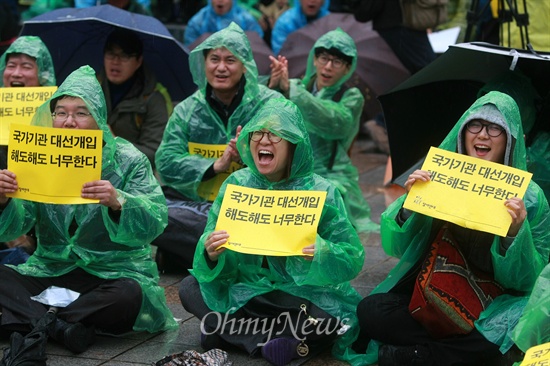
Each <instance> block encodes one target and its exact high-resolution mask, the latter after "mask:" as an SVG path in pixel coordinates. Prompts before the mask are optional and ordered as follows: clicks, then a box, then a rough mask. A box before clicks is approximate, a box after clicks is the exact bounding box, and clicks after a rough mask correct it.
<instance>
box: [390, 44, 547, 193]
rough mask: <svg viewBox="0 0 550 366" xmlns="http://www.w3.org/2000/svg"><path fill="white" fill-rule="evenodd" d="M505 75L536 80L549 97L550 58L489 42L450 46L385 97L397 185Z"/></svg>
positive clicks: (543, 94)
mask: <svg viewBox="0 0 550 366" xmlns="http://www.w3.org/2000/svg"><path fill="white" fill-rule="evenodd" d="M506 72H513V73H521V74H522V75H525V76H526V77H527V78H529V79H530V80H531V84H532V85H533V87H534V89H535V90H536V92H537V93H538V95H539V97H540V100H541V101H544V100H546V102H548V98H549V97H550V95H549V92H550V54H549V53H532V52H529V51H526V50H516V49H511V48H505V47H500V46H494V45H490V44H486V43H463V44H458V45H454V46H451V47H450V48H449V50H447V52H445V53H444V54H442V55H441V56H439V57H438V58H437V59H436V60H435V61H434V62H432V63H431V64H429V65H428V66H426V67H425V68H423V69H422V70H421V71H419V72H418V73H416V74H414V75H413V76H411V77H410V78H409V79H407V80H406V81H405V82H403V83H402V84H400V85H399V86H397V87H396V88H394V89H393V90H391V91H390V92H388V93H386V94H384V95H381V96H380V98H379V100H380V103H381V104H382V108H383V110H384V115H385V119H386V127H387V130H388V138H389V143H390V150H391V158H392V159H391V160H392V178H393V179H392V180H393V182H394V183H397V184H402V183H403V182H404V180H405V179H406V176H407V175H408V173H409V171H410V170H412V169H414V166H415V165H416V166H418V163H419V161H421V160H422V159H423V158H424V156H425V155H426V154H427V153H428V150H429V149H430V147H431V146H438V145H439V144H440V143H441V141H442V140H443V139H444V138H445V136H447V134H448V133H449V131H450V130H451V129H452V127H453V126H454V125H455V124H456V122H457V121H458V120H459V118H460V117H461V116H462V114H463V113H464V112H465V111H466V110H467V109H468V107H470V106H471V105H472V103H473V102H474V101H475V100H476V99H477V95H478V92H479V91H480V89H481V88H482V87H483V86H484V85H485V84H486V83H487V82H491V81H493V80H494V79H495V78H498V77H499V76H501V75H503V74H504V73H506Z"/></svg>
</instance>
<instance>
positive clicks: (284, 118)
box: [237, 98, 313, 180]
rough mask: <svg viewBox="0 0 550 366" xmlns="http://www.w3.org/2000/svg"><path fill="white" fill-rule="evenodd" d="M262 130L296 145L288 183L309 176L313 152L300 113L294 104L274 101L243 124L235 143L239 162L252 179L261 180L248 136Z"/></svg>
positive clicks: (280, 99)
mask: <svg viewBox="0 0 550 366" xmlns="http://www.w3.org/2000/svg"><path fill="white" fill-rule="evenodd" d="M262 128H265V129H268V130H269V131H270V132H272V133H274V134H276V135H277V136H280V137H282V138H283V139H285V140H287V141H289V142H290V143H292V144H294V145H296V150H295V152H294V157H293V160H292V166H291V171H290V177H289V178H288V180H292V179H295V178H299V177H303V176H306V175H310V174H312V173H313V151H312V149H311V143H310V141H309V134H308V133H307V130H306V126H305V124H304V119H303V117H302V113H301V112H300V110H299V109H298V107H297V106H296V104H294V103H292V102H291V101H289V100H288V99H284V98H275V99H270V100H268V101H267V102H266V103H265V105H264V106H263V107H262V108H261V109H260V110H259V111H258V113H257V114H256V115H255V116H254V117H253V118H252V119H251V120H250V122H248V123H247V124H246V126H245V127H244V128H243V130H242V131H241V134H240V135H239V138H238V140H237V148H238V150H239V153H240V155H241V159H242V160H243V162H244V163H245V164H246V165H247V166H248V167H249V168H250V170H251V171H252V172H253V173H254V175H256V176H261V174H260V173H259V172H258V169H257V168H256V165H255V164H254V158H253V157H252V153H251V151H250V138H249V134H250V132H253V131H258V130H261V129H262Z"/></svg>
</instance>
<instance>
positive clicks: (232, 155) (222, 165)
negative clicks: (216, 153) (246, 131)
mask: <svg viewBox="0 0 550 366" xmlns="http://www.w3.org/2000/svg"><path fill="white" fill-rule="evenodd" d="M242 129H243V128H242V126H237V133H236V135H235V137H233V138H232V139H231V140H229V143H228V144H227V147H226V148H225V150H224V151H223V154H222V156H220V157H219V158H218V159H217V160H216V161H215V162H214V172H215V173H216V174H219V173H222V172H225V171H227V170H228V169H229V166H230V165H231V162H233V161H234V162H239V161H240V160H241V156H240V154H239V150H237V139H238V138H239V135H240V134H241V131H242Z"/></svg>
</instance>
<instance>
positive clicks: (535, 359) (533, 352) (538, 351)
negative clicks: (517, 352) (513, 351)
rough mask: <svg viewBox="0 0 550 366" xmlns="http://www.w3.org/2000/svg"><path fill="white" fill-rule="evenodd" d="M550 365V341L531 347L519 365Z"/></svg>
mask: <svg viewBox="0 0 550 366" xmlns="http://www.w3.org/2000/svg"><path fill="white" fill-rule="evenodd" d="M548 365H550V343H544V344H541V345H538V346H535V347H531V348H529V349H528V350H527V352H526V353H525V357H524V358H523V361H522V362H521V364H520V365H519V366H548Z"/></svg>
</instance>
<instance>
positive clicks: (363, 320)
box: [353, 91, 550, 366]
mask: <svg viewBox="0 0 550 366" xmlns="http://www.w3.org/2000/svg"><path fill="white" fill-rule="evenodd" d="M439 147H440V148H442V149H445V150H449V151H455V152H458V153H461V154H467V155H469V156H473V157H476V158H480V159H484V160H489V161H492V162H496V163H500V164H504V165H508V166H512V167H515V168H518V169H521V170H526V161H525V156H526V152H525V143H524V138H523V127H522V123H521V118H520V112H519V109H518V106H517V104H516V102H515V101H514V99H513V98H512V97H510V96H509V95H507V94H504V93H501V92H498V91H491V92H489V93H487V94H485V95H484V96H482V97H480V98H478V99H477V101H476V102H474V104H473V105H472V106H471V107H470V108H469V109H468V110H467V111H466V112H465V113H464V114H463V115H462V117H461V118H460V120H459V121H458V122H457V124H456V125H455V126H454V128H453V129H452V130H451V131H450V133H449V134H448V135H447V137H446V138H445V140H444V141H443V142H442V143H441V145H440V146H439ZM429 180H430V175H429V172H427V171H424V170H416V171H414V172H413V173H412V174H411V175H410V176H409V178H408V179H407V181H406V183H405V188H406V189H407V191H409V190H410V188H411V187H412V185H413V184H414V183H415V182H416V181H423V182H427V181H429ZM405 199H406V195H403V196H402V197H400V198H399V199H398V200H396V201H395V202H394V203H393V204H391V205H390V206H389V207H388V208H387V209H386V211H385V212H384V213H383V214H382V217H381V240H382V246H383V248H384V250H385V251H386V253H387V254H389V255H391V256H394V257H398V258H400V261H399V263H398V264H397V265H396V266H395V268H393V269H392V270H391V272H390V273H389V275H388V277H387V278H386V279H385V280H384V281H383V282H382V283H381V284H380V285H378V286H377V287H376V288H375V289H374V290H373V292H372V293H371V294H370V295H369V296H367V297H366V298H365V299H363V300H362V301H361V303H360V304H359V306H358V307H357V315H358V317H359V323H360V326H361V335H360V340H361V341H367V342H368V341H369V340H373V341H371V342H370V344H369V346H368V348H367V352H366V354H363V355H362V356H363V357H365V359H363V362H362V363H361V364H368V363H374V362H376V361H377V359H378V363H379V365H380V366H387V365H400V366H406V365H426V366H429V365H489V364H491V365H492V364H493V362H496V363H494V364H498V365H511V364H512V363H513V362H512V361H518V360H521V354H520V352H518V350H517V348H516V347H515V346H514V342H513V341H512V339H511V338H510V337H511V334H512V332H513V330H514V327H515V326H516V324H517V322H518V319H519V317H520V315H521V313H522V310H523V308H524V306H525V302H526V301H525V297H526V296H528V295H529V294H530V293H531V291H532V290H533V285H534V284H535V281H536V279H537V277H538V276H539V274H540V273H541V271H542V270H543V268H544V267H545V265H547V264H548V259H549V253H550V210H549V207H548V202H547V200H546V198H545V196H544V193H543V192H542V190H541V189H540V187H539V186H538V185H537V184H536V183H535V182H534V181H530V183H529V185H528V187H527V191H526V193H525V196H524V197H523V199H520V198H518V197H512V198H509V199H506V200H503V201H502V203H503V205H505V206H506V209H507V211H508V213H509V214H510V217H511V225H510V228H509V230H508V233H507V236H505V237H501V236H497V235H494V234H490V233H486V232H481V231H476V230H472V229H467V228H462V227H459V226H457V225H453V224H450V223H445V222H443V221H442V220H438V219H434V218H432V217H429V216H425V215H423V214H420V213H416V212H412V211H409V210H407V209H405V208H403V202H404V201H405ZM479 209H480V210H483V207H480V208H479ZM444 225H445V226H447V227H448V231H449V232H450V233H451V234H452V236H453V237H454V238H455V243H456V245H457V246H458V247H460V249H461V250H462V253H463V255H464V258H465V261H466V262H467V263H468V265H469V266H474V267H476V268H478V269H479V270H481V271H483V272H485V273H486V274H488V275H489V276H491V277H492V278H494V280H495V281H496V282H498V283H499V284H500V285H501V286H502V288H503V289H504V293H503V294H502V295H499V296H496V298H495V299H494V301H492V302H491V303H490V304H489V305H488V306H487V307H486V308H485V310H483V311H482V312H481V314H480V316H479V318H478V319H477V320H476V321H475V323H474V326H475V327H474V329H473V330H472V331H470V332H469V333H467V334H462V335H455V336H450V337H446V338H435V337H432V336H431V335H429V333H428V332H427V331H426V330H425V329H424V327H423V326H422V325H421V323H419V322H417V321H416V320H415V319H413V317H412V316H411V315H410V313H409V310H408V305H409V302H410V300H411V294H412V290H413V286H414V282H415V279H416V277H417V275H418V273H419V271H420V264H421V263H422V262H423V260H424V257H425V256H426V253H427V249H428V248H429V246H430V243H432V242H433V241H434V238H435V236H436V235H437V233H438V232H440V229H441V228H442V227H444ZM361 341H358V342H356V344H355V345H354V347H353V349H354V350H355V351H358V352H361V353H364V352H365V348H366V342H364V343H363V342H361ZM375 341H378V342H381V343H382V345H381V346H380V347H378V345H379V343H377V342H375ZM356 356H357V357H360V356H361V355H356ZM367 361H368V362H367Z"/></svg>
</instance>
